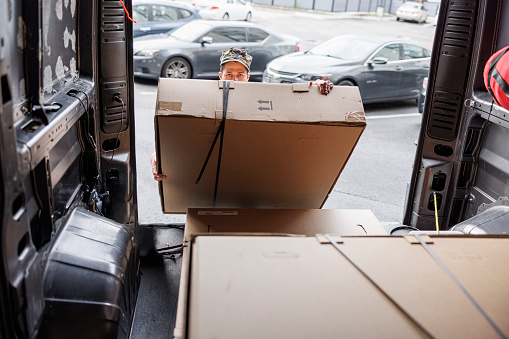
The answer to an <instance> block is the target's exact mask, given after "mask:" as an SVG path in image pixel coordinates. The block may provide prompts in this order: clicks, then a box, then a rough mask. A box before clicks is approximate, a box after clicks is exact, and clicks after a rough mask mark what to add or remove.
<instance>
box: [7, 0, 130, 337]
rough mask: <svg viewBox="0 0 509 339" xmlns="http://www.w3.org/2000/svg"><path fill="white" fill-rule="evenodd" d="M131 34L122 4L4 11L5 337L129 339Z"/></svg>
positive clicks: (103, 1)
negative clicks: (114, 338) (127, 338)
mask: <svg viewBox="0 0 509 339" xmlns="http://www.w3.org/2000/svg"><path fill="white" fill-rule="evenodd" d="M125 5H126V7H127V10H130V9H131V2H130V1H126V2H125ZM131 26H132V24H131V22H130V21H129V20H127V19H126V15H125V12H124V8H123V6H122V3H121V2H120V1H119V0H94V1H76V0H66V1H62V0H38V1H28V0H23V1H12V0H8V1H2V2H0V79H1V83H0V85H1V101H0V104H1V106H0V118H1V119H0V129H1V131H0V146H1V150H0V167H1V168H0V173H1V178H0V184H1V186H0V202H1V204H2V209H1V210H0V222H1V224H0V231H1V233H0V234H1V239H0V255H1V259H2V260H1V263H0V289H1V292H2V293H1V295H0V299H1V302H2V306H1V310H0V313H1V316H0V320H1V324H0V336H1V337H2V338H4V337H5V338H23V337H30V338H32V337H36V336H37V335H39V337H52V338H56V337H71V336H72V337H76V336H77V337H84V338H85V337H86V338H94V337H105V336H107V337H119V338H120V337H128V335H129V330H130V324H131V322H132V318H133V309H134V305H135V301H136V295H137V288H138V280H139V277H138V267H139V265H138V262H139V260H138V257H137V251H136V244H135V241H134V236H133V231H134V229H135V228H136V226H137V212H136V206H137V203H136V170H135V168H136V167H135V152H134V111H133V107H134V105H133V80H132V74H133V72H132V27H131ZM84 277H86V278H87V279H83V278H84ZM84 281H88V282H87V283H86V284H85V283H84ZM99 318H101V319H100V320H99ZM84 328H86V331H83V330H82V329H84ZM90 331H92V333H91V332H90Z"/></svg>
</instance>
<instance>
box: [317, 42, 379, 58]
mask: <svg viewBox="0 0 509 339" xmlns="http://www.w3.org/2000/svg"><path fill="white" fill-rule="evenodd" d="M379 45H380V43H378V42H375V41H369V40H359V39H354V38H352V37H336V38H332V39H330V40H328V41H325V42H324V43H322V44H320V45H318V46H316V47H314V48H312V49H310V50H309V53H311V54H316V55H326V56H330V57H334V58H339V59H346V60H354V59H361V58H364V57H366V56H367V55H368V54H369V53H370V52H372V51H374V50H375V49H376V48H377V47H378V46H379Z"/></svg>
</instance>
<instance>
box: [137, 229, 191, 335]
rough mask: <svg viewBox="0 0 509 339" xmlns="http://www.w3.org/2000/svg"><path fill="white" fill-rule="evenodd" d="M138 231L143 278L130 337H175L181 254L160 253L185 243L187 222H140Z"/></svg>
mask: <svg viewBox="0 0 509 339" xmlns="http://www.w3.org/2000/svg"><path fill="white" fill-rule="evenodd" d="M137 232H138V245H139V248H140V256H141V267H140V271H141V281H140V289H139V292H138V301H137V304H136V311H135V314H134V322H133V326H132V329H131V336H130V338H131V339H147V338H150V339H159V338H165V339H168V338H173V329H174V327H175V319H176V314H177V302H178V292H179V283H180V270H181V267H182V255H181V254H179V253H177V254H160V253H161V252H162V250H161V249H163V248H167V247H172V246H178V245H182V241H183V238H184V225H183V224H172V225H140V226H139V227H138V230H137ZM156 250H159V251H156ZM170 250H172V249H170ZM170 250H167V251H170ZM177 251H178V248H177ZM158 252H159V253H158Z"/></svg>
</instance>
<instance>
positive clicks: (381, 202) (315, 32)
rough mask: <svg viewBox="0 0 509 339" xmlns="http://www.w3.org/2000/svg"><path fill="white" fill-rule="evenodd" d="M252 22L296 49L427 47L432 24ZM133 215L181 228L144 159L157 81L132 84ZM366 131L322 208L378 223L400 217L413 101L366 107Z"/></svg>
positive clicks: (283, 16) (300, 19)
mask: <svg viewBox="0 0 509 339" xmlns="http://www.w3.org/2000/svg"><path fill="white" fill-rule="evenodd" d="M255 9H256V12H255V14H254V16H253V22H255V23H257V24H260V25H262V26H265V27H267V28H269V29H272V30H274V31H276V32H278V33H284V34H290V35H294V36H297V37H299V38H300V39H301V43H300V47H301V50H307V49H309V48H311V47H312V46H314V45H316V44H318V43H320V42H322V41H325V40H327V39H329V38H332V37H334V36H337V35H344V34H350V33H351V34H353V33H355V34H386V35H395V36H405V37H409V38H411V39H413V40H416V41H418V42H420V43H421V44H424V45H425V46H431V41H432V39H433V35H434V29H435V27H434V26H433V25H431V24H416V23H410V22H397V21H396V20H395V18H394V17H391V16H385V17H383V18H379V17H376V16H372V15H351V14H345V13H335V14H332V13H311V12H306V11H293V10H288V9H274V8H267V7H261V6H256V8H255ZM134 88H135V109H136V136H137V139H136V152H137V154H136V156H137V164H138V166H137V172H138V207H139V209H138V215H139V221H140V223H159V222H164V223H171V222H182V221H184V216H182V215H163V214H162V213H161V207H160V204H159V193H158V189H157V183H156V182H155V181H153V179H152V176H151V171H150V165H149V158H150V155H151V153H152V152H153V150H154V127H153V121H154V120H153V117H154V107H155V97H156V91H157V83H156V82H155V81H149V80H141V79H135V86H134ZM365 111H366V117H367V128H366V130H365V131H364V133H363V135H362V136H361V139H360V141H359V143H358V145H357V147H356V149H355V150H354V152H353V154H352V156H351V158H350V160H349V162H348V164H347V165H346V167H345V169H344V171H343V173H342V174H341V176H340V177H339V180H338V182H337V184H336V186H335V188H334V190H333V191H332V192H331V195H330V197H329V199H328V201H327V202H326V204H325V205H324V208H349V209H371V210H372V211H373V213H374V214H375V215H376V217H377V218H378V219H379V220H380V221H384V222H399V221H401V218H402V213H403V205H404V200H405V191H406V185H407V182H408V181H409V179H410V176H411V170H412V164H413V158H414V152H415V144H414V142H415V140H417V138H418V133H419V128H420V122H421V115H420V114H419V113H418V112H417V106H416V104H415V102H413V101H402V102H392V103H384V104H369V105H365Z"/></svg>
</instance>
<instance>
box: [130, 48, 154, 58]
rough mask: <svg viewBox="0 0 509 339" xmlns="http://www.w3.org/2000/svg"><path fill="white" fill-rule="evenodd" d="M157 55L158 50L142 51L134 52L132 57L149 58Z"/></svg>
mask: <svg viewBox="0 0 509 339" xmlns="http://www.w3.org/2000/svg"><path fill="white" fill-rule="evenodd" d="M157 53H159V50H155V49H144V50H139V51H135V52H134V55H135V56H142V57H151V56H154V55H156V54H157Z"/></svg>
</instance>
